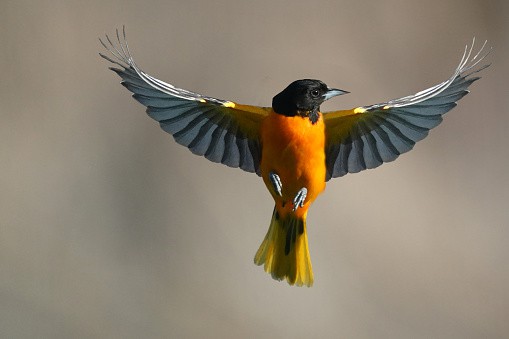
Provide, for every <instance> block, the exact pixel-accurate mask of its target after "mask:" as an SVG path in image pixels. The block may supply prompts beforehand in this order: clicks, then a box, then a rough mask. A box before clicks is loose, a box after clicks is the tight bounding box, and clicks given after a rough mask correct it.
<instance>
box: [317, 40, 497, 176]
mask: <svg viewBox="0 0 509 339" xmlns="http://www.w3.org/2000/svg"><path fill="white" fill-rule="evenodd" d="M473 45H474V44H473V43H472V46H471V47H470V48H468V46H467V47H466V48H465V52H464V54H463V57H462V59H461V61H460V64H459V65H458V67H457V69H456V71H455V72H454V74H453V75H452V76H451V77H450V78H449V79H448V80H446V81H444V82H442V83H440V84H438V85H436V86H433V87H431V88H428V89H426V90H424V91H421V92H419V93H416V94H414V95H410V96H407V97H404V98H400V99H395V100H390V101H388V102H384V103H381V104H376V105H371V106H363V107H357V108H354V109H351V110H344V111H335V112H325V113H324V123H325V133H326V144H325V155H326V167H327V174H326V175H327V177H326V180H329V179H331V178H335V177H340V176H343V175H345V174H347V173H357V172H360V171H362V170H365V169H369V168H375V167H378V166H380V165H381V164H382V163H384V162H389V161H393V160H395V159H396V158H397V157H398V156H399V155H400V154H402V153H405V152H408V151H409V150H411V149H412V148H413V146H414V145H415V143H416V142H417V141H419V140H422V139H424V138H425V137H426V136H427V135H428V131H429V130H430V129H432V128H433V127H436V126H437V125H438V124H440V122H441V121H442V115H443V114H445V113H446V112H448V111H449V110H451V109H452V108H453V107H455V106H456V101H458V100H459V99H461V98H462V97H463V96H465V95H466V94H467V93H468V90H467V89H468V87H469V86H470V85H471V84H472V83H473V82H474V81H476V80H477V79H479V77H472V74H474V73H477V72H479V71H480V70H482V69H484V68H485V67H487V66H489V65H485V66H483V67H479V68H477V69H474V67H475V66H477V65H478V64H479V62H480V61H481V60H482V59H483V58H484V57H486V55H487V54H488V53H489V50H488V52H486V53H482V51H483V49H484V47H485V45H486V42H485V43H484V44H483V46H482V47H481V49H480V50H479V52H478V53H477V54H476V55H474V56H473V57H472V58H470V57H471V55H472V49H473ZM469 71H470V72H469Z"/></svg>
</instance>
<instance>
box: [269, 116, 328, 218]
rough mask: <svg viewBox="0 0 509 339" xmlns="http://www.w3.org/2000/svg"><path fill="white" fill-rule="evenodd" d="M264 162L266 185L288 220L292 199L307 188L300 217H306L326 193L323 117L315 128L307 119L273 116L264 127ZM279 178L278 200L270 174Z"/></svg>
mask: <svg viewBox="0 0 509 339" xmlns="http://www.w3.org/2000/svg"><path fill="white" fill-rule="evenodd" d="M261 130H262V135H261V137H262V159H261V164H260V169H261V173H262V177H263V180H264V182H265V185H266V186H267V188H268V189H269V191H270V192H271V194H272V196H273V197H274V200H275V202H276V208H277V210H278V212H279V213H280V214H281V215H282V216H285V215H286V214H287V213H289V212H291V211H292V209H293V204H292V201H293V198H294V197H295V195H296V194H297V192H298V191H299V190H300V189H301V188H302V187H306V188H307V190H308V192H307V197H306V200H305V203H304V206H303V208H299V209H298V210H297V211H296V214H297V216H302V215H304V214H305V213H306V211H307V209H308V208H309V205H310V204H311V203H312V202H313V201H314V200H315V199H316V197H317V196H318V195H319V194H320V193H321V192H322V191H323V190H324V189H325V153H324V147H325V127H324V123H323V117H322V115H321V113H320V118H319V120H318V121H317V122H316V123H315V124H312V123H311V121H310V120H309V118H307V117H300V116H295V117H286V116H283V115H280V114H276V113H274V112H271V113H270V114H269V116H268V117H267V118H265V120H264V121H263V125H262V129H261ZM270 172H275V173H276V174H277V175H279V177H280V179H281V183H282V186H283V189H282V195H283V196H282V197H280V196H278V195H277V194H276V193H275V191H274V189H273V186H272V183H271V181H270V179H269V173H270Z"/></svg>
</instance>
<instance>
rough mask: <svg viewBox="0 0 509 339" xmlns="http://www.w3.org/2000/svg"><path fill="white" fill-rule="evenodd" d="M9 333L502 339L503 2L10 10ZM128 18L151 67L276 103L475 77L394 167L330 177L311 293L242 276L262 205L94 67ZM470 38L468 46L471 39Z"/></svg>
mask: <svg viewBox="0 0 509 339" xmlns="http://www.w3.org/2000/svg"><path fill="white" fill-rule="evenodd" d="M0 19H1V22H2V24H1V25H0V30H1V33H0V69H1V77H2V79H1V81H0V89H1V90H0V113H1V117H2V123H1V124H0V159H1V160H0V337H2V338H34V337H37V338H171V337H173V338H200V337H210V338H213V337H217V338H227V337H230V338H242V337H252V338H271V337H281V338H287V337H292V338H309V337H315V338H507V337H509V322H508V321H507V320H508V319H509V293H508V286H509V246H508V244H509V206H508V201H509V175H508V170H507V166H508V164H509V151H508V143H509V138H508V132H507V131H508V130H509V112H508V109H507V107H508V106H509V99H508V95H507V94H508V86H507V78H508V76H509V74H508V73H509V72H508V71H509V65H508V60H509V2H507V1H504V0H500V1H486V0H482V1H481V0H477V1H463V0H448V1H443V0H440V1H438V0H429V1H402V0H400V1H398V0H385V1H376V2H375V1H356V2H353V1H325V0H324V1H313V2H311V1H269V0H263V1H238V0H221V1H205V0H203V1H179V2H177V1H160V0H159V1H149V0H148V1H58V0H52V1H37V2H36V1H24V0H17V1H10V0H3V1H2V2H1V3H0ZM123 24H125V25H126V26H127V35H128V40H129V44H130V47H131V51H132V53H133V55H134V56H135V58H136V60H137V62H138V64H139V65H140V66H141V67H142V68H143V69H144V70H145V71H147V72H148V73H150V74H152V75H154V76H156V77H158V78H160V79H162V80H165V81H167V82H171V83H173V84H175V85H177V86H180V87H183V88H186V89H190V90H194V91H197V92H199V93H204V94H207V95H210V96H215V97H218V98H225V99H230V100H235V101H237V102H240V103H247V104H255V105H262V106H267V105H270V103H271V99H272V96H273V95H275V94H276V93H278V92H279V91H280V90H282V89H283V88H284V87H285V86H286V85H288V83H290V82H291V81H293V80H296V79H300V78H306V77H311V78H317V79H321V80H323V81H324V82H326V83H327V84H329V85H330V86H333V87H339V88H342V89H345V90H348V91H350V92H352V93H351V94H349V95H347V96H342V97H340V98H338V99H335V100H331V101H330V102H328V103H327V104H326V105H323V107H322V109H323V110H331V109H340V108H345V109H346V108H351V107H356V106H360V105H367V104H373V103H377V102H381V101H385V100H388V99H392V98H395V97H401V96H404V95H408V94H412V93H415V92H416V91H418V90H421V89H424V88H427V87H430V86H431V85H434V84H436V83H438V82H441V81H442V80H445V79H446V78H448V77H449V75H450V74H451V72H452V71H453V70H454V69H455V67H456V65H457V63H458V62H459V59H460V57H461V54H462V53H463V48H464V46H465V44H469V43H470V42H471V39H472V37H473V36H476V37H477V38H478V40H479V41H481V42H482V41H484V40H485V39H488V40H489V45H491V46H493V47H494V50H493V52H492V54H491V55H490V57H489V61H491V62H492V63H493V65H492V66H491V67H490V68H489V69H487V70H485V71H483V73H482V76H483V79H482V80H480V81H478V82H476V83H475V84H474V85H473V86H472V87H471V90H472V93H471V94H470V95H468V96H466V97H465V98H464V99H463V100H461V102H460V103H459V106H458V107H457V108H456V109H454V110H453V111H452V112H450V113H449V114H448V115H447V116H446V118H445V120H444V122H443V123H442V125H440V126H439V127H438V128H437V129H435V130H433V131H432V132H431V133H430V136H429V137H428V138H427V139H425V140H424V141H422V142H420V143H419V144H418V145H417V146H416V147H415V149H414V150H413V151H412V152H410V153H408V154H405V155H404V156H402V157H401V158H399V159H398V160H397V161H395V162H393V163H390V164H385V165H384V166H382V167H380V168H378V169H376V170H370V171H364V172H362V173H359V174H355V175H347V176H346V177H343V178H341V179H335V180H332V181H330V182H329V184H328V188H327V190H326V192H325V193H324V194H323V195H322V196H321V197H320V198H319V199H318V200H317V201H316V203H315V205H314V206H313V208H312V209H311V210H310V214H309V220H308V224H309V241H310V251H311V258H312V261H313V268H314V273H315V285H314V286H313V287H312V288H296V287H290V286H288V285H287V284H286V283H284V282H276V281H274V280H272V279H271V278H270V276H269V275H267V274H266V273H264V272H263V269H262V268H260V267H257V266H255V265H254V264H253V256H254V254H255V251H256V250H257V249H258V246H259V244H260V243H261V241H262V239H263V237H264V236H265V233H266V231H267V228H268V225H269V220H270V217H271V212H272V201H271V198H270V196H269V194H268V193H267V192H266V190H265V187H264V185H263V183H262V181H261V179H260V178H259V177H257V176H256V175H253V174H249V173H245V172H242V171H241V170H239V169H231V168H228V167H225V166H223V165H218V164H214V163H210V162H208V161H207V160H205V159H204V158H200V157H197V156H195V155H193V154H192V153H191V152H189V151H188V150H187V149H185V148H183V147H181V146H179V145H177V144H176V143H175V142H174V141H173V139H172V137H171V136H169V135H167V134H165V133H164V132H163V131H162V130H160V129H159V127H158V125H157V124H156V123H155V122H154V121H152V120H151V119H149V118H148V117H147V116H146V115H145V113H144V109H143V107H142V106H141V105H140V104H138V103H137V102H135V101H134V100H133V99H132V98H130V95H129V92H128V91H127V90H126V89H125V88H123V87H122V86H120V84H119V78H118V77H117V76H116V74H114V73H113V72H111V71H109V70H108V69H107V67H108V66H110V65H109V64H108V62H106V61H105V60H103V59H101V58H100V57H99V56H98V52H100V51H102V50H103V48H102V46H101V45H100V44H99V42H98V40H97V38H98V37H99V36H103V35H104V34H105V33H108V34H114V29H115V28H117V27H121V26H122V25H123ZM479 46H480V45H479Z"/></svg>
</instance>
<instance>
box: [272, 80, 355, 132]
mask: <svg viewBox="0 0 509 339" xmlns="http://www.w3.org/2000/svg"><path fill="white" fill-rule="evenodd" d="M346 93H349V92H347V91H342V90H340V89H335V88H329V87H327V85H326V84H324V83H323V82H321V81H320V80H311V79H303V80H297V81H294V82H292V83H291V84H290V85H288V87H286V88H285V89H284V90H283V91H282V92H281V93H279V94H278V95H276V96H275V97H274V98H273V99H272V108H273V109H274V112H276V113H278V114H282V115H285V116H291V117H292V116H304V117H309V119H310V120H311V122H312V123H313V124H314V123H315V122H316V121H317V120H318V112H319V111H320V105H321V104H322V103H323V102H324V101H325V100H328V99H330V98H332V97H335V96H337V95H341V94H346Z"/></svg>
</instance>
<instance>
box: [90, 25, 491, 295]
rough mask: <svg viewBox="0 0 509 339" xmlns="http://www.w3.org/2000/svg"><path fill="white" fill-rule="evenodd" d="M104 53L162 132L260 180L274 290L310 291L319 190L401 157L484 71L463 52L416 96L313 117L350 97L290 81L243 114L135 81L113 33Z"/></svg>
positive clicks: (265, 255)
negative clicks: (268, 208)
mask: <svg viewBox="0 0 509 339" xmlns="http://www.w3.org/2000/svg"><path fill="white" fill-rule="evenodd" d="M116 33H117V42H118V44H114V43H113V42H112V41H111V40H110V38H109V37H108V36H107V35H106V39H107V42H108V44H106V43H104V42H103V41H102V40H101V43H102V44H103V46H104V47H105V48H106V49H107V50H108V51H109V52H110V53H111V54H112V56H113V57H114V59H112V58H109V57H107V56H105V55H103V54H100V55H101V56H102V57H103V58H105V59H106V60H108V61H110V62H112V63H114V64H116V65H118V66H120V67H121V68H120V69H119V68H114V67H111V69H112V70H113V71H114V72H116V73H117V74H118V75H119V76H120V77H121V78H122V85H124V86H125V87H126V88H127V89H128V90H129V91H131V92H132V93H133V97H134V98H135V99H136V100H137V101H139V102H140V103H141V104H143V105H145V106H146V107H147V114H148V115H149V116H150V117H151V118H153V119H154V120H156V121H158V122H159V123H160V125H161V128H162V129H163V130H164V131H166V132H168V133H170V134H171V135H173V137H174V138H175V140H176V141H177V142H178V143H179V144H181V145H184V146H186V147H188V148H189V149H190V150H191V151H192V152H193V153H195V154H198V155H203V156H205V157H206V158H207V159H209V160H211V161H213V162H220V163H222V164H225V165H227V166H230V167H239V168H241V169H243V170H244V171H247V172H254V173H256V174H258V175H259V176H261V177H262V178H263V181H264V182H265V185H266V186H267V189H268V190H269V191H270V193H271V195H272V197H273V198H274V201H275V207H274V211H273V213H272V220H271V222H270V226H269V230H268V232H267V235H266V236H265V239H264V240H263V242H262V244H261V245H260V248H259V249H258V251H257V252H256V255H255V258H254V262H255V264H256V265H264V268H265V271H266V272H268V273H270V274H271V275H272V277H273V278H274V279H276V280H283V279H286V280H287V281H288V283H289V284H290V285H294V284H295V285H298V286H302V285H306V286H311V285H312V284H313V271H312V268H311V260H310V257H309V250H308V240H307V235H306V216H307V211H308V208H309V206H311V204H312V203H313V201H314V200H315V199H316V197H317V196H318V195H319V194H320V193H321V192H322V191H323V190H324V189H325V183H326V182H327V181H328V180H329V179H331V178H335V177H340V176H343V175H345V174H347V173H357V172H359V171H362V170H365V169H369V168H375V167H378V166H380V165H381V164H382V163H384V162H389V161H393V160H394V159H396V158H397V157H398V156H399V155H400V154H402V153H405V152H408V151H409V150H411V149H412V148H413V146H414V144H415V143H416V142H417V141H419V140H421V139H423V138H424V137H426V136H427V135H428V131H429V130H430V129H431V128H433V127H435V126H437V125H438V124H440V122H441V121H442V115H443V114H445V113H446V112H448V111H449V110H451V109H452V108H453V107H454V106H456V101H458V100H459V99H461V98H462V97H463V96H465V95H466V94H467V93H468V90H467V88H468V87H469V86H470V85H471V84H472V83H473V82H474V81H476V80H477V79H479V77H474V76H472V75H473V74H474V73H477V72H479V71H480V70H482V69H484V68H485V67H487V66H489V65H485V66H482V67H477V68H475V67H476V66H477V65H478V64H479V62H480V61H481V60H483V59H484V58H485V57H486V56H487V55H488V53H489V51H488V52H482V51H483V50H484V47H485V45H486V42H485V43H484V44H483V46H482V47H481V49H480V50H479V52H477V54H475V55H474V56H473V57H471V56H472V50H473V46H474V42H475V41H473V42H472V45H471V46H470V48H468V46H466V47H465V51H464V53H463V57H462V58H461V61H460V63H459V65H458V67H457V68H456V70H455V71H454V73H453V75H452V76H451V77H450V78H449V79H447V80H446V81H444V82H442V83H440V84H438V85H436V86H433V87H431V88H429V89H426V90H424V91H421V92H418V93H416V94H414V95H410V96H406V97H404V98H400V99H395V100H390V101H387V102H384V103H380V104H375V105H370V106H362V107H357V108H353V109H349V110H341V111H334V112H324V113H322V112H320V105H321V104H322V103H323V102H324V101H325V100H328V99H330V98H332V97H335V96H338V95H341V94H345V93H348V92H346V91H343V90H339V89H333V88H329V87H327V85H325V84H324V83H323V82H321V81H319V80H310V79H305V80H297V81H294V82H293V83H291V84H290V85H289V86H288V87H287V88H285V89H284V90H283V91H282V92H281V93H279V94H277V95H276V96H275V97H274V98H273V100H272V107H257V106H249V105H241V104H238V103H236V102H233V101H228V100H221V99H216V98H211V97H207V96H204V95H201V94H198V93H194V92H191V91H187V90H184V89H181V88H177V87H175V86H173V85H170V84H168V83H165V82H163V81H161V80H158V79H156V78H154V77H152V76H150V75H148V74H147V73H145V72H143V71H142V70H141V69H140V68H139V67H138V66H137V65H136V63H135V62H134V60H133V58H132V57H131V54H130V52H129V48H128V45H127V41H126V38H125V29H124V30H123V37H122V38H121V37H120V34H119V32H118V30H117V32H116Z"/></svg>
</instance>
